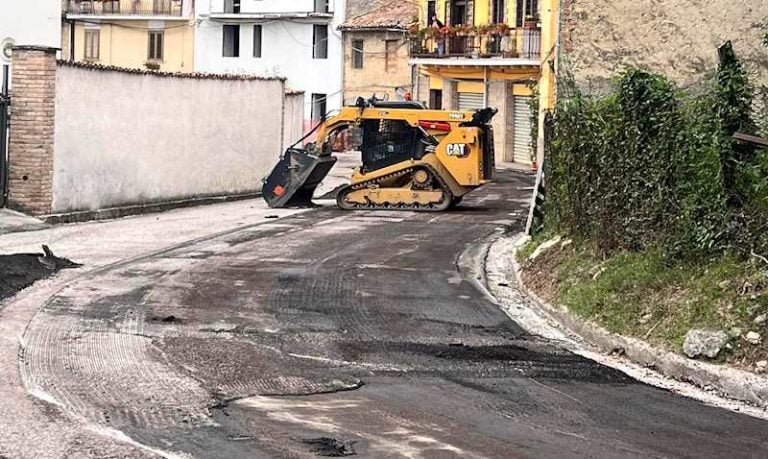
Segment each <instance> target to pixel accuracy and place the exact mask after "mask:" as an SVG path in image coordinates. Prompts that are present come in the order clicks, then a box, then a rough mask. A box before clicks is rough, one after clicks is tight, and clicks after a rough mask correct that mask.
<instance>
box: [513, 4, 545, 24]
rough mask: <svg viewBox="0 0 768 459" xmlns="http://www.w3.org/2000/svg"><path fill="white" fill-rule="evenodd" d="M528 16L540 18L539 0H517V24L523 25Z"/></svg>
mask: <svg viewBox="0 0 768 459" xmlns="http://www.w3.org/2000/svg"><path fill="white" fill-rule="evenodd" d="M526 18H534V19H535V20H537V21H538V20H539V0H517V15H516V18H515V24H516V25H517V27H522V26H523V24H524V23H525V19H526Z"/></svg>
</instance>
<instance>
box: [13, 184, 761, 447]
mask: <svg viewBox="0 0 768 459" xmlns="http://www.w3.org/2000/svg"><path fill="white" fill-rule="evenodd" d="M530 182H531V180H530V177H528V176H523V175H516V174H513V173H504V174H502V175H501V178H500V180H499V182H498V183H496V184H494V185H492V186H489V187H486V188H484V189H482V190H480V191H479V192H477V193H475V194H473V195H471V196H470V197H468V199H467V200H465V204H464V205H463V206H462V207H460V208H459V209H458V210H457V211H455V212H449V213H445V214H439V215H435V214H420V213H414V212H400V213H392V212H377V211H369V212H356V213H348V212H342V211H339V210H337V209H319V210H316V211H314V212H310V213H305V214H301V215H298V216H294V217H291V218H287V219H282V220H278V221H275V222H273V223H269V224H262V225H258V226H252V227H247V228H243V229H240V230H237V231H230V232H227V233H226V234H222V235H215V236H211V237H208V238H204V239H201V240H197V241H193V242H191V243H188V244H182V245H179V246H176V247H174V248H171V249H169V250H166V251H163V252H160V253H157V254H155V255H153V256H148V257H143V258H137V259H134V260H131V261H130V262H125V263H120V264H116V265H113V266H111V267H110V268H109V269H102V270H100V271H99V272H98V273H96V274H94V275H89V276H85V277H83V278H81V279H80V280H79V281H77V282H72V283H70V284H69V286H68V287H66V288H64V289H63V290H61V291H60V292H59V293H58V294H57V295H55V296H54V297H52V298H51V299H50V300H49V302H48V303H47V305H46V306H45V307H44V308H43V309H42V310H41V311H40V312H39V313H38V314H37V315H36V316H35V318H34V319H33V321H32V322H31V323H30V324H29V327H28V329H27V332H26V334H25V340H24V342H25V345H24V348H23V351H22V355H21V359H22V363H21V369H22V375H23V378H24V381H25V384H26V386H27V388H28V390H30V391H32V392H33V393H35V394H39V395H41V396H43V397H44V398H46V399H47V400H50V401H52V402H54V403H56V404H58V405H59V406H60V407H61V408H62V409H63V410H64V411H66V412H68V413H71V414H72V415H74V416H77V417H78V418H81V419H85V420H87V421H88V422H90V423H93V424H94V425H97V426H99V427H101V428H105V429H113V430H116V431H120V432H122V433H124V434H125V435H127V436H128V437H130V438H131V439H133V440H134V441H135V442H138V443H141V444H144V445H147V446H148V447H151V448H154V449H155V450H163V451H167V452H169V453H174V454H177V455H179V456H184V455H191V456H194V457H232V458H239V457H243V458H246V457H248V458H252V457H316V455H317V454H319V453H318V448H319V446H318V444H320V445H321V446H322V445H326V444H327V445H337V446H338V445H341V446H343V447H344V448H348V449H350V450H354V451H355V453H356V454H357V455H359V456H361V457H425V458H426V457H441V458H442V457H494V458H496V457H498V458H509V457H670V456H674V457H686V456H687V457H722V456H728V457H766V456H767V455H768V445H766V443H765V442H764V435H765V432H766V431H768V423H765V422H764V421H760V420H757V419H754V418H750V417H747V416H743V415H739V414H735V413H731V412H728V411H723V410H719V409H716V408H711V407H707V406H704V405H702V404H699V403H697V402H694V401H692V400H689V399H685V398H682V397H679V396H675V395H673V394H671V393H669V392H666V391H663V390H659V389H656V388H652V387H649V386H646V385H643V384H639V383H637V382H635V381H633V380H632V379H630V378H628V377H627V376H625V375H624V374H623V373H620V372H618V371H616V370H613V369H610V368H607V367H603V366H601V365H598V364H596V363H594V362H592V361H589V360H586V359H584V358H582V357H579V356H576V355H574V354H571V353H569V352H567V351H565V350H563V349H560V348H558V347H557V346H556V345H554V344H553V343H551V342H548V341H547V340H545V339H542V338H538V337H536V336H530V335H527V334H526V333H524V332H523V331H522V329H521V328H520V327H519V326H517V325H516V324H515V323H513V322H511V321H510V320H509V319H508V318H507V316H505V314H504V313H503V312H502V311H501V310H500V309H499V308H498V306H497V305H495V304H494V303H493V302H492V301H489V299H488V298H487V297H486V296H485V295H484V294H483V293H481V292H480V291H478V290H477V289H476V288H475V287H474V286H473V283H472V282H470V281H469V280H468V279H466V278H465V277H464V276H463V275H462V273H460V272H459V270H458V269H457V266H456V265H457V260H458V258H459V256H460V254H461V253H462V252H464V251H465V250H466V249H467V248H468V247H469V246H471V245H472V244H473V243H475V242H477V241H478V240H481V239H483V238H485V237H487V236H489V235H491V234H492V233H493V232H494V231H496V230H497V229H498V228H499V227H501V226H502V225H505V224H513V225H515V227H517V228H519V227H520V225H521V224H522V222H523V220H524V212H523V211H522V207H523V206H525V204H526V203H527V196H526V193H527V192H526V191H524V190H523V189H524V188H525V187H528V186H530ZM318 442H319V443H318ZM345 451H346V449H345Z"/></svg>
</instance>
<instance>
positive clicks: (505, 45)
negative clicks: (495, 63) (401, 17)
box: [411, 27, 541, 59]
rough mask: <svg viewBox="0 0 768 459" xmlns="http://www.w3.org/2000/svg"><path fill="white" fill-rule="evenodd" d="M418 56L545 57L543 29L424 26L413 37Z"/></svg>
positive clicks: (415, 53)
mask: <svg viewBox="0 0 768 459" xmlns="http://www.w3.org/2000/svg"><path fill="white" fill-rule="evenodd" d="M411 57H414V58H475V59H481V58H492V57H495V58H518V59H540V58H541V29H540V28H538V27H520V28H517V29H509V30H501V31H499V30H490V31H488V30H486V31H483V30H471V31H455V30H447V29H443V30H437V29H424V30H422V31H420V32H418V33H417V34H414V35H412V37H411Z"/></svg>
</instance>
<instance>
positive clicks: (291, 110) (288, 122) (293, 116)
mask: <svg viewBox="0 0 768 459" xmlns="http://www.w3.org/2000/svg"><path fill="white" fill-rule="evenodd" d="M304 104H305V98H304V93H302V92H291V93H288V94H286V96H285V112H284V113H285V115H284V121H283V122H284V126H283V150H285V149H286V148H288V147H290V146H291V145H293V144H294V143H296V142H298V141H299V140H300V139H301V138H302V136H303V133H304V129H303V126H304Z"/></svg>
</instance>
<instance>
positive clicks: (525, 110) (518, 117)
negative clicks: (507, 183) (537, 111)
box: [512, 96, 532, 164]
mask: <svg viewBox="0 0 768 459" xmlns="http://www.w3.org/2000/svg"><path fill="white" fill-rule="evenodd" d="M530 104H531V98H530V97H522V96H515V116H514V131H513V134H512V135H513V138H514V147H513V149H514V158H515V162H516V163H520V164H531V153H532V152H531V105H530Z"/></svg>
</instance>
